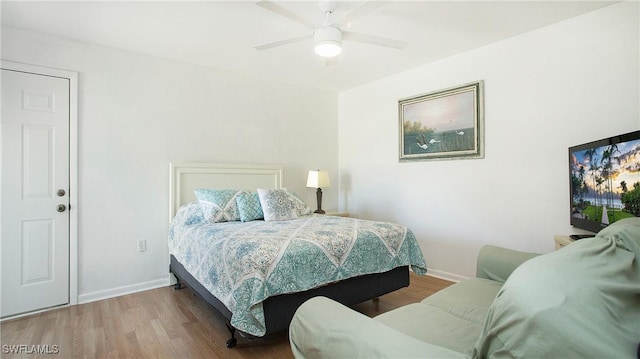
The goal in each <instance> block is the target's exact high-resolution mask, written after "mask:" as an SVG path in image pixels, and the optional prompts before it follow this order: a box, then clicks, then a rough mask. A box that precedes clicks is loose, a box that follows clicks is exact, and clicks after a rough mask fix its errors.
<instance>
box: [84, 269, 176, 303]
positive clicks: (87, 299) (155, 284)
mask: <svg viewBox="0 0 640 359" xmlns="http://www.w3.org/2000/svg"><path fill="white" fill-rule="evenodd" d="M169 283H170V278H169V275H167V277H166V278H161V279H156V280H152V281H148V282H143V283H136V284H131V285H125V286H122V287H117V288H111V289H105V290H99V291H96V292H91V293H84V294H80V295H78V304H85V303H91V302H95V301H97V300H103V299H109V298H113V297H119V296H121V295H126V294H132V293H137V292H142V291H145V290H150V289H156V288H160V287H166V286H168V285H169Z"/></svg>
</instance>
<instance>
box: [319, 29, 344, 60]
mask: <svg viewBox="0 0 640 359" xmlns="http://www.w3.org/2000/svg"><path fill="white" fill-rule="evenodd" d="M313 39H314V40H315V42H316V46H315V52H316V53H317V54H318V55H320V56H324V57H333V56H336V55H338V54H340V53H341V52H342V46H341V44H342V31H340V29H338V28H336V27H333V26H327V27H324V28H320V29H317V30H316V31H314V32H313Z"/></svg>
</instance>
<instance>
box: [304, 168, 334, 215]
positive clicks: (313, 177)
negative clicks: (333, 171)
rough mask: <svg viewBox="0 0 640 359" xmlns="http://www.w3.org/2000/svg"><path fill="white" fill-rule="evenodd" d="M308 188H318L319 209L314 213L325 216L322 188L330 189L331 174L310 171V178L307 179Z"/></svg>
mask: <svg viewBox="0 0 640 359" xmlns="http://www.w3.org/2000/svg"><path fill="white" fill-rule="evenodd" d="M307 187H309V188H317V190H316V199H317V200H318V209H316V210H315V211H313V213H320V214H324V211H323V210H322V188H321V187H329V174H328V173H327V171H320V170H315V171H313V170H312V171H309V176H308V177H307Z"/></svg>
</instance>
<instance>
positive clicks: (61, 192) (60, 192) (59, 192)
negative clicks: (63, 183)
mask: <svg viewBox="0 0 640 359" xmlns="http://www.w3.org/2000/svg"><path fill="white" fill-rule="evenodd" d="M66 193H67V192H65V191H64V190H63V189H59V190H58V192H57V193H56V194H57V195H58V197H62V196H64V195H65V194H66Z"/></svg>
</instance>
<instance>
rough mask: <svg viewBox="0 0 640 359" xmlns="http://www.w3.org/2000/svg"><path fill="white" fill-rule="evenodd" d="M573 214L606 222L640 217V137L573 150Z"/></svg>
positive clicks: (571, 166) (590, 219)
mask: <svg viewBox="0 0 640 359" xmlns="http://www.w3.org/2000/svg"><path fill="white" fill-rule="evenodd" d="M570 161H571V163H570V169H571V197H572V208H571V213H572V214H571V215H572V217H574V218H579V219H584V220H588V221H593V222H596V223H599V224H601V225H602V226H606V225H608V224H611V223H613V222H615V221H618V220H620V219H623V218H627V217H640V139H638V140H631V141H626V142H619V143H613V144H609V145H605V146H599V147H593V148H586V149H581V150H575V151H570Z"/></svg>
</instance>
